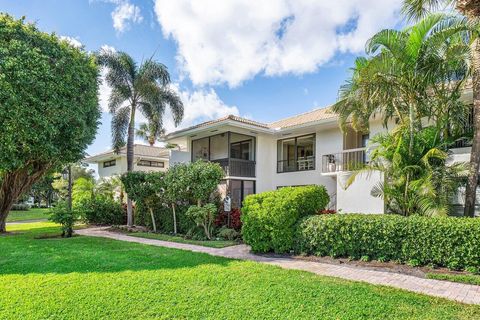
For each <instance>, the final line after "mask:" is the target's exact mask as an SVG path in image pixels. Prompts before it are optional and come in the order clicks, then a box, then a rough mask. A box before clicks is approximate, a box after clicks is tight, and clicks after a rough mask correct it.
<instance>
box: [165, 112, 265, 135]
mask: <svg viewBox="0 0 480 320" xmlns="http://www.w3.org/2000/svg"><path fill="white" fill-rule="evenodd" d="M226 120H232V121H237V122H241V123H245V124H249V125H252V126H257V127H260V128H265V129H268V128H269V126H268V125H267V124H265V123H261V122H257V121H253V120H250V119H246V118H242V117H239V116H235V115H233V114H231V115H228V116H225V117H222V118H219V119H215V120H210V121H206V122H202V123H199V124H196V125H194V126H191V127H188V128H185V129H180V130H177V131H174V132H172V133H175V134H177V133H180V132H184V131H190V130H193V129H197V128H202V127H208V126H211V125H212V124H215V123H219V122H222V121H226Z"/></svg>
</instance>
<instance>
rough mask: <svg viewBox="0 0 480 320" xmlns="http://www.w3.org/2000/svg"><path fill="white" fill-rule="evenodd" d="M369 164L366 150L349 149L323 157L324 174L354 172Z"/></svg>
mask: <svg viewBox="0 0 480 320" xmlns="http://www.w3.org/2000/svg"><path fill="white" fill-rule="evenodd" d="M366 163H368V154H367V152H366V150H365V148H357V149H348V150H344V151H342V152H338V153H332V154H325V155H323V156H322V173H327V174H328V173H336V172H341V171H352V170H355V169H357V168H359V167H361V166H363V165H364V164H366Z"/></svg>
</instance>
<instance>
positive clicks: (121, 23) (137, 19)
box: [90, 0, 143, 33]
mask: <svg viewBox="0 0 480 320" xmlns="http://www.w3.org/2000/svg"><path fill="white" fill-rule="evenodd" d="M95 1H102V2H106V3H111V4H114V5H115V8H114V9H113V11H112V20H113V27H114V28H115V30H116V31H117V32H119V33H122V32H124V31H127V30H128V29H130V25H131V24H132V23H141V22H142V21H143V16H142V13H141V11H140V7H139V6H136V5H134V4H132V3H131V2H130V1H129V0H90V3H92V2H95Z"/></svg>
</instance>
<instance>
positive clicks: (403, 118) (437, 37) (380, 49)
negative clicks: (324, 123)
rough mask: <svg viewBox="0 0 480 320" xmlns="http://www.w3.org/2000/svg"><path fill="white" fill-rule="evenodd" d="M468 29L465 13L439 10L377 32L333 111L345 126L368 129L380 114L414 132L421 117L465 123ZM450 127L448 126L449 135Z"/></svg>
mask: <svg viewBox="0 0 480 320" xmlns="http://www.w3.org/2000/svg"><path fill="white" fill-rule="evenodd" d="M462 32H463V33H462ZM468 32H469V31H468V26H466V24H465V21H464V20H463V19H462V18H460V17H457V16H448V15H444V14H434V15H429V16H427V17H426V18H425V19H423V20H422V21H420V22H419V23H417V24H416V25H414V26H412V27H408V28H406V29H405V30H402V31H398V30H389V29H387V30H382V31H380V32H379V33H377V34H375V35H374V36H373V37H372V38H371V39H370V40H369V41H368V43H367V45H366V51H367V54H369V55H370V56H369V57H367V58H365V57H361V58H358V59H357V60H356V62H355V67H354V69H353V74H352V77H351V78H350V79H349V80H347V82H346V84H345V85H343V86H342V87H341V88H340V91H339V101H338V102H337V103H336V104H335V105H334V107H333V111H334V112H337V113H338V114H339V115H340V123H341V126H342V127H345V126H346V124H347V123H351V125H352V127H353V128H354V129H355V130H357V131H365V130H368V123H369V120H370V118H371V117H372V116H374V115H377V114H378V115H380V116H381V117H382V119H383V123H384V125H387V124H388V122H389V121H392V120H394V121H397V122H398V123H399V124H400V125H403V126H406V127H408V128H409V130H410V137H411V138H412V136H413V132H414V131H415V130H416V129H420V128H421V127H422V123H421V120H422V118H427V119H429V120H432V121H433V122H434V123H435V124H437V126H438V127H446V125H445V124H447V123H448V124H449V126H450V127H455V128H459V127H461V125H462V124H463V122H462V121H463V120H464V118H465V116H466V114H467V110H468V109H467V107H466V106H465V105H464V104H462V103H461V102H460V101H459V96H460V93H459V91H460V88H461V85H462V84H463V83H464V81H465V79H466V78H467V76H468V63H467V62H466V60H467V59H466V57H468V55H469V52H470V48H469V46H468V43H467V42H466V41H465V37H467V36H468ZM459 115H460V116H459ZM462 116H463V117H462ZM450 127H449V128H450ZM451 131H452V130H445V132H444V136H445V138H447V136H448V134H453V133H451ZM411 138H410V140H412V139H411ZM412 143H413V142H412Z"/></svg>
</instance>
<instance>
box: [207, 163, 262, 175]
mask: <svg viewBox="0 0 480 320" xmlns="http://www.w3.org/2000/svg"><path fill="white" fill-rule="evenodd" d="M210 161H211V162H215V163H218V164H219V165H220V166H221V167H222V169H223V171H225V175H226V176H231V177H247V178H254V177H255V161H251V160H243V159H234V158H225V159H216V160H210Z"/></svg>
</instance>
